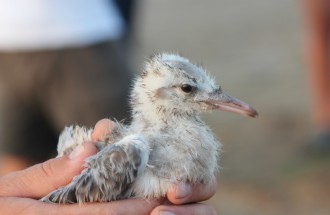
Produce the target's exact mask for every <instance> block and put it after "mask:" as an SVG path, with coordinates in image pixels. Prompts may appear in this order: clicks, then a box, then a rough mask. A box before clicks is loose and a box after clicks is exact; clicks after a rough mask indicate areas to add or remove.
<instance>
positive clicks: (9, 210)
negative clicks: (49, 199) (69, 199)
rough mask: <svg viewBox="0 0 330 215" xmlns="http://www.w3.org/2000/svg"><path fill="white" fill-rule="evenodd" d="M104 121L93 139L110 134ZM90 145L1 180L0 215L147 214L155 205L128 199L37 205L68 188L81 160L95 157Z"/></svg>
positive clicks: (77, 172) (77, 171)
mask: <svg viewBox="0 0 330 215" xmlns="http://www.w3.org/2000/svg"><path fill="white" fill-rule="evenodd" d="M111 125H112V124H109V123H107V121H103V122H102V121H100V122H99V123H98V124H97V125H96V126H95V129H94V132H93V134H92V139H93V140H97V139H98V138H100V137H101V135H105V134H106V133H108V132H111V128H112V127H111ZM95 153H96V148H95V145H94V144H93V143H92V142H87V143H84V144H82V145H81V146H80V147H77V148H76V149H75V150H74V151H73V152H72V153H71V154H70V155H69V156H63V157H60V158H55V159H50V160H48V161H46V162H44V163H41V164H37V165H35V166H32V167H30V168H28V169H25V170H22V171H18V172H14V173H11V174H8V175H5V176H3V177H1V178H0V208H1V214H10V215H11V214H18V215H19V214H141V215H142V214H143V215H144V214H150V212H151V211H152V209H153V208H154V207H155V206H157V205H159V203H158V202H152V201H145V200H142V199H128V200H122V201H114V202H110V203H90V204H84V205H79V204H70V205H60V204H48V203H44V202H41V201H39V200H38V199H40V198H42V197H43V196H45V195H46V194H48V193H49V192H51V191H53V190H55V189H57V188H58V187H61V186H64V185H66V184H68V183H69V182H70V181H71V180H72V178H73V177H74V176H75V175H78V174H79V173H80V172H81V171H82V170H83V163H84V159H85V158H87V157H89V156H91V155H93V154H95Z"/></svg>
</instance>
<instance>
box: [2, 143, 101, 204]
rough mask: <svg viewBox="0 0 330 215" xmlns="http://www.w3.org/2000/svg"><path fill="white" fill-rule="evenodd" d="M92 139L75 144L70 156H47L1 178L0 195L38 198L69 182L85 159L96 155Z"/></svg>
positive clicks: (80, 168) (81, 168)
mask: <svg viewBox="0 0 330 215" xmlns="http://www.w3.org/2000/svg"><path fill="white" fill-rule="evenodd" d="M95 153H96V148H95V145H94V144H93V143H91V142H87V143H84V144H82V145H80V146H79V147H77V148H76V149H75V150H74V151H73V152H72V153H71V154H70V155H69V156H63V157H59V158H54V159H50V160H48V161H46V162H44V163H41V164H37V165H34V166H32V167H30V168H28V169H25V170H22V171H18V172H14V173H11V174H8V175H6V176H3V177H1V178H0V196H12V197H14V196H15V197H29V198H36V199H38V198H41V197H43V196H45V195H46V194H48V193H49V192H51V191H53V190H55V189H57V188H59V187H61V186H64V185H66V184H68V183H69V182H70V181H71V180H72V178H73V177H74V176H76V175H78V174H79V173H80V172H81V171H82V170H83V169H84V167H83V164H84V160H85V159H86V158H87V157H89V156H91V155H93V154H95Z"/></svg>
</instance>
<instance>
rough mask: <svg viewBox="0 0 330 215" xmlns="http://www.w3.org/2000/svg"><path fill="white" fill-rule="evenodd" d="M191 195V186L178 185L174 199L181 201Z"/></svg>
mask: <svg viewBox="0 0 330 215" xmlns="http://www.w3.org/2000/svg"><path fill="white" fill-rule="evenodd" d="M190 194H191V186H189V185H188V184H179V185H177V187H176V190H175V198H177V199H183V198H186V197H188V196H189V195H190Z"/></svg>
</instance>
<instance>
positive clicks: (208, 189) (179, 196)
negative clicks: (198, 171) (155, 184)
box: [167, 177, 217, 204]
mask: <svg viewBox="0 0 330 215" xmlns="http://www.w3.org/2000/svg"><path fill="white" fill-rule="evenodd" d="M216 188H217V182H216V179H215V177H213V179H212V180H211V181H210V182H209V183H207V184H200V183H199V184H187V183H186V184H184V183H182V184H177V185H175V186H173V187H172V189H170V191H169V192H168V193H167V199H168V200H169V201H170V202H171V203H173V204H185V203H192V202H201V201H205V200H207V199H209V198H211V197H212V196H213V195H214V193H215V191H216Z"/></svg>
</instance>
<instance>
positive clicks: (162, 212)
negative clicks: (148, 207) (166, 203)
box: [159, 211, 175, 215]
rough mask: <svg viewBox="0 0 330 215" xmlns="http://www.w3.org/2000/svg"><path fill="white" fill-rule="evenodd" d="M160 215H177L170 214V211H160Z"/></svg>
mask: <svg viewBox="0 0 330 215" xmlns="http://www.w3.org/2000/svg"><path fill="white" fill-rule="evenodd" d="M159 215H175V213H173V212H170V211H160V212H159Z"/></svg>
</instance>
